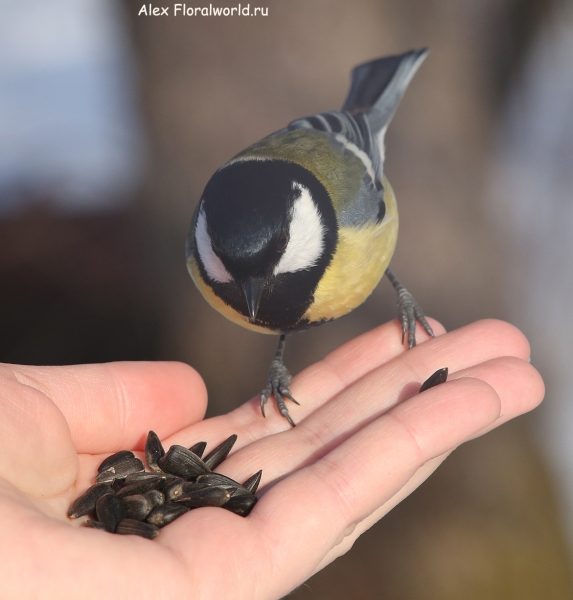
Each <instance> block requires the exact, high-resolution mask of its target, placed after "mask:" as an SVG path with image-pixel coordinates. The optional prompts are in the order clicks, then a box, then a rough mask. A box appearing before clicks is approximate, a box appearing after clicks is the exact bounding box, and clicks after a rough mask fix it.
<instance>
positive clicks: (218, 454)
mask: <svg viewBox="0 0 573 600" xmlns="http://www.w3.org/2000/svg"><path fill="white" fill-rule="evenodd" d="M236 441H237V434H236V433H234V434H233V435H230V436H229V437H228V438H227V439H226V440H225V441H224V442H223V443H221V444H219V445H218V446H217V447H216V448H215V449H214V450H212V451H211V452H209V454H207V456H206V457H205V459H204V462H205V465H206V466H207V468H208V469H211V470H213V469H214V468H215V467H217V466H218V465H220V464H221V463H222V462H223V461H224V460H225V459H226V458H227V456H228V455H229V452H230V451H231V448H232V447H233V446H234V444H235V442H236Z"/></svg>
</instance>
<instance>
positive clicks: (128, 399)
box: [8, 362, 207, 454]
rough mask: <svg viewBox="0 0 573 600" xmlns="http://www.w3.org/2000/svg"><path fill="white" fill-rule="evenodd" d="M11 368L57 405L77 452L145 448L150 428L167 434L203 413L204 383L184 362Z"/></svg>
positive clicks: (96, 452)
mask: <svg viewBox="0 0 573 600" xmlns="http://www.w3.org/2000/svg"><path fill="white" fill-rule="evenodd" d="M8 366H9V367H10V368H11V369H12V371H13V373H14V377H15V378H16V379H17V380H18V381H20V382H21V383H22V384H24V385H27V386H29V387H31V388H33V389H36V390H39V391H40V392H42V393H43V394H45V395H46V396H48V397H49V398H51V399H52V400H53V401H54V403H55V404H56V405H57V406H58V407H59V409H60V410H61V411H62V413H63V414H64V416H65V418H66V420H67V422H68V425H69V428H70V432H71V437H72V440H73V443H74V445H75V447H76V449H77V452H79V453H90V454H98V453H103V452H115V451H117V450H120V449H132V448H139V449H141V448H142V447H143V444H144V441H145V436H146V435H147V433H148V431H149V430H150V429H153V430H154V431H156V432H157V434H158V435H159V437H160V438H164V437H167V436H169V435H170V434H172V433H174V432H175V431H178V430H179V429H182V428H184V427H186V426H187V425H189V424H191V423H194V422H196V421H198V420H200V419H201V418H202V417H203V415H204V413H205V407H206V401H207V395H206V391H205V386H204V383H203V381H202V379H201V378H200V377H199V375H198V374H197V372H196V371H194V370H193V369H192V368H191V367H189V366H188V365H184V364H182V363H176V362H115V363H106V364H96V365H72V366H65V367H29V366H23V365H17V366H14V365H8Z"/></svg>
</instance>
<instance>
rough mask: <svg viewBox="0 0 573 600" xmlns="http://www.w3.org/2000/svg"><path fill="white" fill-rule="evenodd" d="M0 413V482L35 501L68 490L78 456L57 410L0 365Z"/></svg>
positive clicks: (38, 393) (35, 390)
mask: <svg viewBox="0 0 573 600" xmlns="http://www.w3.org/2000/svg"><path fill="white" fill-rule="evenodd" d="M0 412H1V414H2V418H1V419H0V453H1V455H2V457H3V459H2V460H0V478H2V479H4V480H5V481H8V482H10V483H11V484H12V485H13V486H15V487H16V488H18V489H20V490H21V491H22V492H24V493H27V494H30V495H32V496H35V497H40V496H44V497H49V496H52V495H54V494H57V493H59V492H61V491H63V490H64V489H66V488H67V487H69V486H70V485H71V483H72V482H73V481H74V479H75V476H76V473H77V470H78V457H77V453H76V451H75V448H74V446H73V444H72V440H71V437H70V431H69V429H68V425H67V423H66V420H65V419H64V416H63V415H62V413H61V412H60V410H59V409H58V407H57V406H56V405H55V404H54V403H53V402H52V401H51V400H50V399H49V398H47V397H46V396H45V395H44V394H43V393H41V392H40V391H38V390H37V389H34V388H30V387H28V386H24V385H21V384H20V383H19V382H18V381H17V380H16V379H15V378H14V377H13V373H12V371H11V370H10V369H8V368H6V367H1V366H0Z"/></svg>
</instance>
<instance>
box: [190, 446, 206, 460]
mask: <svg viewBox="0 0 573 600" xmlns="http://www.w3.org/2000/svg"><path fill="white" fill-rule="evenodd" d="M206 447H207V442H197V443H196V444H194V445H193V446H191V448H189V450H191V452H193V454H196V455H197V456H198V457H199V458H201V457H202V456H203V452H205V448H206Z"/></svg>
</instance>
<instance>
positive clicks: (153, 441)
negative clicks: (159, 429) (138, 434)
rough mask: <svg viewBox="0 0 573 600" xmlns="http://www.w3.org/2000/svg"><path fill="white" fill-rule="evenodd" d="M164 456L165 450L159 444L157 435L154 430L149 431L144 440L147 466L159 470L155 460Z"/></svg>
mask: <svg viewBox="0 0 573 600" xmlns="http://www.w3.org/2000/svg"><path fill="white" fill-rule="evenodd" d="M162 456H165V450H164V449H163V445H162V444H161V440H160V439H159V436H158V435H157V434H156V433H155V431H150V432H149V433H148V434H147V440H146V442H145V458H146V459H147V466H148V467H149V468H150V469H151V470H152V471H161V469H160V468H159V467H158V465H157V461H158V460H159V459H160V458H161V457H162Z"/></svg>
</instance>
